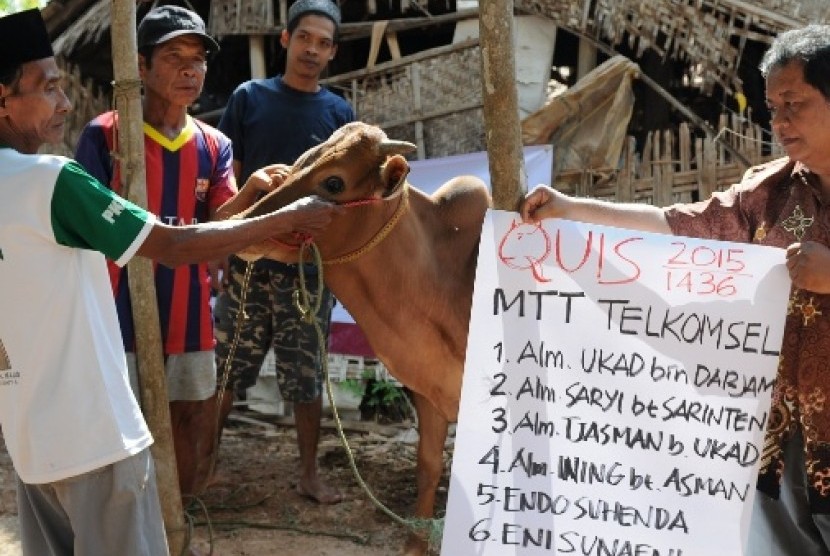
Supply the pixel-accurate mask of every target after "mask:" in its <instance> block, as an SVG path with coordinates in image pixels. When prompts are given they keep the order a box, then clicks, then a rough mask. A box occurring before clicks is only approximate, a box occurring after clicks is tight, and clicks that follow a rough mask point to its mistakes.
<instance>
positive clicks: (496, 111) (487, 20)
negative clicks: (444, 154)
mask: <svg viewBox="0 0 830 556" xmlns="http://www.w3.org/2000/svg"><path fill="white" fill-rule="evenodd" d="M479 10H480V17H479V37H480V44H481V80H482V83H481V88H482V99H483V102H484V129H485V135H486V137H485V145H486V146H487V158H488V163H489V167H490V183H491V186H492V190H493V207H494V208H497V209H501V210H510V211H513V210H517V209H518V205H519V201H520V200H521V198H522V196H523V195H524V192H525V191H526V190H527V176H526V175H525V167H524V155H523V152H522V134H521V127H520V125H519V101H518V92H517V91H516V62H515V52H514V51H515V46H514V45H515V41H514V38H513V28H514V24H513V0H481V4H480V7H479Z"/></svg>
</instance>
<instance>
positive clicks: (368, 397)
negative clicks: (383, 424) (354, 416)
mask: <svg viewBox="0 0 830 556" xmlns="http://www.w3.org/2000/svg"><path fill="white" fill-rule="evenodd" d="M360 410H361V413H362V415H363V416H364V418H373V419H374V420H375V421H389V422H399V421H403V420H405V419H407V418H409V417H411V416H412V405H411V403H410V401H409V397H408V395H407V393H406V389H405V388H403V387H400V386H396V385H395V384H394V383H392V382H388V381H386V380H376V379H369V380H367V381H366V390H365V392H364V393H363V401H361V402H360Z"/></svg>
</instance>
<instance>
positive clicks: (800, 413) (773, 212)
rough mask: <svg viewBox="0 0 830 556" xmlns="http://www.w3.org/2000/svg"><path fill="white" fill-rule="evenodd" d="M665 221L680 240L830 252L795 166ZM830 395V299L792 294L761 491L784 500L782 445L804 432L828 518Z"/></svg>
mask: <svg viewBox="0 0 830 556" xmlns="http://www.w3.org/2000/svg"><path fill="white" fill-rule="evenodd" d="M666 217H667V219H668V222H669V225H670V226H671V228H672V231H673V232H674V233H675V234H678V235H685V236H692V237H701V238H709V239H717V240H724V241H738V242H747V243H757V244H758V245H769V246H772V247H780V248H786V247H788V246H789V245H791V244H793V243H798V242H804V241H814V242H817V243H820V244H822V245H825V246H830V206H828V204H827V203H825V202H824V201H823V200H822V195H821V188H820V185H819V180H818V178H817V176H816V175H815V174H813V173H812V172H810V171H809V170H808V169H807V168H806V167H804V166H803V165H801V164H800V163H795V162H792V161H790V160H789V159H781V160H777V161H774V162H770V163H768V164H765V165H761V166H758V167H755V168H752V169H750V170H749V171H748V172H747V173H746V174H745V176H744V178H743V180H742V181H741V183H740V184H738V185H734V186H732V187H731V188H730V189H728V190H727V191H725V192H721V193H715V194H714V195H713V196H712V197H711V198H710V199H708V200H706V201H702V202H699V203H693V204H690V205H676V206H673V207H669V208H668V209H667V210H666ZM829 394H830V295H823V294H816V293H813V292H809V291H805V290H800V289H798V288H793V289H792V290H791V292H790V298H789V304H788V309H787V316H786V324H785V329H784V339H783V344H782V348H781V356H780V359H779V365H778V376H777V379H776V382H775V386H774V389H773V395H772V407H771V410H770V414H769V420H768V423H767V432H766V438H765V441H764V447H763V452H762V456H761V467H760V474H759V478H758V487H759V489H761V490H762V491H764V492H766V493H768V494H770V495H772V496H775V497H777V496H778V494H779V482H780V479H781V476H782V473H783V466H784V461H783V446H784V445H785V443H786V442H788V441H789V440H790V439H791V438H792V436H793V433H794V431H795V430H796V428H797V427H801V430H802V432H803V435H804V442H805V446H804V451H805V454H804V455H805V461H806V469H805V471H806V473H807V481H808V484H809V492H808V495H809V500H810V505H811V508H812V509H813V511H814V512H815V513H830V406H828V403H830V397H828V395H829Z"/></svg>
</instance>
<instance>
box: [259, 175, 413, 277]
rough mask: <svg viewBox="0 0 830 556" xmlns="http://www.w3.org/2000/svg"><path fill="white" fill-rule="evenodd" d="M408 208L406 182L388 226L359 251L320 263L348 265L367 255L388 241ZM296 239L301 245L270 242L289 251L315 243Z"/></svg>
mask: <svg viewBox="0 0 830 556" xmlns="http://www.w3.org/2000/svg"><path fill="white" fill-rule="evenodd" d="M383 200H384V199H359V200H357V201H349V202H348V203H343V204H342V205H340V206H343V207H346V208H351V207H359V206H363V205H368V204H374V203H378V202H381V201H383ZM407 208H409V184H408V183H407V182H404V184H403V186H402V188H401V194H400V201H399V202H398V207H397V208H396V209H395V213H394V214H393V215H392V216H391V218H389V221H388V222H387V223H386V224H384V226H383V227H382V228H381V229H380V230H378V233H376V234H375V235H374V236H373V237H372V238H371V239H370V240H369V241H367V242H366V244H365V245H364V246H362V247H360V248H358V249H355V250H354V251H352V252H350V253H346V254H345V255H341V256H339V257H335V258H334V259H331V260H328V261H320V262H321V263H322V264H329V265H331V264H343V263H348V262H351V261H354V260H356V259H358V258H360V257H362V256H363V255H365V254H366V253H368V252H369V251H371V250H372V249H374V248H375V247H376V246H377V245H378V244H379V243H380V242H381V241H383V240H384V239H386V237H387V236H388V235H389V233H390V232H391V231H392V230H393V229H394V228H395V226H396V225H397V224H398V221H399V220H400V219H401V216H403V215H404V213H405V212H406V210H407ZM295 237H296V238H297V240H298V241H299V243H298V244H297V245H292V244H289V243H284V242H282V241H280V240H278V239H277V238H273V237H272V238H270V239H269V240H268V241H271V242H273V243H276V244H277V245H279V246H281V247H285V248H288V249H300V248H301V247H303V246H305V245H308V244H310V243H313V238H312V237H311V236H308V235H303V234H296V235H295ZM301 262H302V258H301Z"/></svg>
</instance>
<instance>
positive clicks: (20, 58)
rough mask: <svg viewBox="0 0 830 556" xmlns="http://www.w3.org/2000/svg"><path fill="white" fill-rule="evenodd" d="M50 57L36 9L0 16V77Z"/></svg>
mask: <svg viewBox="0 0 830 556" xmlns="http://www.w3.org/2000/svg"><path fill="white" fill-rule="evenodd" d="M54 55H55V53H54V51H53V50H52V42H51V41H50V40H49V32H48V31H47V30H46V24H45V23H44V22H43V17H42V16H41V14H40V10H39V9H37V8H33V9H31V10H25V11H22V12H17V13H13V14H11V15H7V16H5V17H0V74H4V73H7V72H10V71H12V70H14V69H16V68H17V67H19V66H20V65H21V64H25V63H26V62H34V61H35V60H41V59H43V58H51V57H53V56H54Z"/></svg>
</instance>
